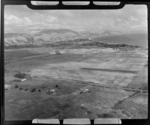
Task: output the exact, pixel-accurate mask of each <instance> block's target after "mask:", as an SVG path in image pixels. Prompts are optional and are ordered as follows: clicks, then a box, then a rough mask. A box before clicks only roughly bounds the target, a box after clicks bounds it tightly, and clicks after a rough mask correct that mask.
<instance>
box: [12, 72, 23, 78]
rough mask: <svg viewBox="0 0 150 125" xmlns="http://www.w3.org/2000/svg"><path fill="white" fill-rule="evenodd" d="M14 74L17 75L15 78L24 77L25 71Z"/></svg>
mask: <svg viewBox="0 0 150 125" xmlns="http://www.w3.org/2000/svg"><path fill="white" fill-rule="evenodd" d="M14 76H15V77H17V78H20V79H23V78H26V74H25V73H20V72H19V73H17V74H15V75H14Z"/></svg>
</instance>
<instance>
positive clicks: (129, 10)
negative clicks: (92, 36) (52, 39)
mask: <svg viewBox="0 0 150 125" xmlns="http://www.w3.org/2000/svg"><path fill="white" fill-rule="evenodd" d="M45 28H46V29H60V28H67V29H72V30H75V31H78V32H81V31H88V32H97V33H99V32H102V31H105V30H111V31H113V32H122V33H133V32H145V31H147V7H146V6H145V5H126V6H125V7H124V8H123V9H119V10H32V9H29V8H28V7H27V6H23V5H20V6H16V5H7V6H5V32H13V33H14V32H25V31H33V30H39V29H45Z"/></svg>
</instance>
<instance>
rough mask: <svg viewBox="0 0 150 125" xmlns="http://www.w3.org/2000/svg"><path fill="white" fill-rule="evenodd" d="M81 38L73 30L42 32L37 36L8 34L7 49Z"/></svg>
mask: <svg viewBox="0 0 150 125" xmlns="http://www.w3.org/2000/svg"><path fill="white" fill-rule="evenodd" d="M77 37H79V34H78V33H77V32H75V31H72V30H67V29H61V30H42V31H39V32H37V33H36V34H27V33H6V34H5V39H4V40H5V47H11V46H27V45H44V44H49V43H55V42H58V41H63V40H71V39H75V38H77Z"/></svg>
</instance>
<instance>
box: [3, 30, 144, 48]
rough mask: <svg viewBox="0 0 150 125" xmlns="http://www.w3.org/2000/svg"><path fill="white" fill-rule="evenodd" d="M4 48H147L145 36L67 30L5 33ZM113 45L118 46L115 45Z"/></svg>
mask: <svg viewBox="0 0 150 125" xmlns="http://www.w3.org/2000/svg"><path fill="white" fill-rule="evenodd" d="M4 40H5V48H13V47H17V48H18V47H34V46H35V47H36V46H43V45H45V46H48V45H50V46H64V47H65V46H77V47H80V46H97V47H101V46H103V47H121V46H122V47H124V46H126V45H133V46H141V47H147V35H146V34H124V35H121V34H119V35H112V34H111V35H108V34H107V35H105V36H104V35H102V34H94V33H93V34H92V33H80V34H79V33H78V32H76V31H73V30H69V29H50V30H39V31H38V32H36V33H34V34H31V33H5V39H4ZM114 44H119V45H115V46H114Z"/></svg>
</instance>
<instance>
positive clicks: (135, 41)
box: [92, 33, 148, 48]
mask: <svg viewBox="0 0 150 125" xmlns="http://www.w3.org/2000/svg"><path fill="white" fill-rule="evenodd" d="M92 40H94V41H97V42H101V43H111V44H128V45H135V46H141V47H145V48H148V36H147V35H146V34H144V33H143V34H142V33H141V34H140V33H138V34H123V35H111V36H101V37H94V38H92Z"/></svg>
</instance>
